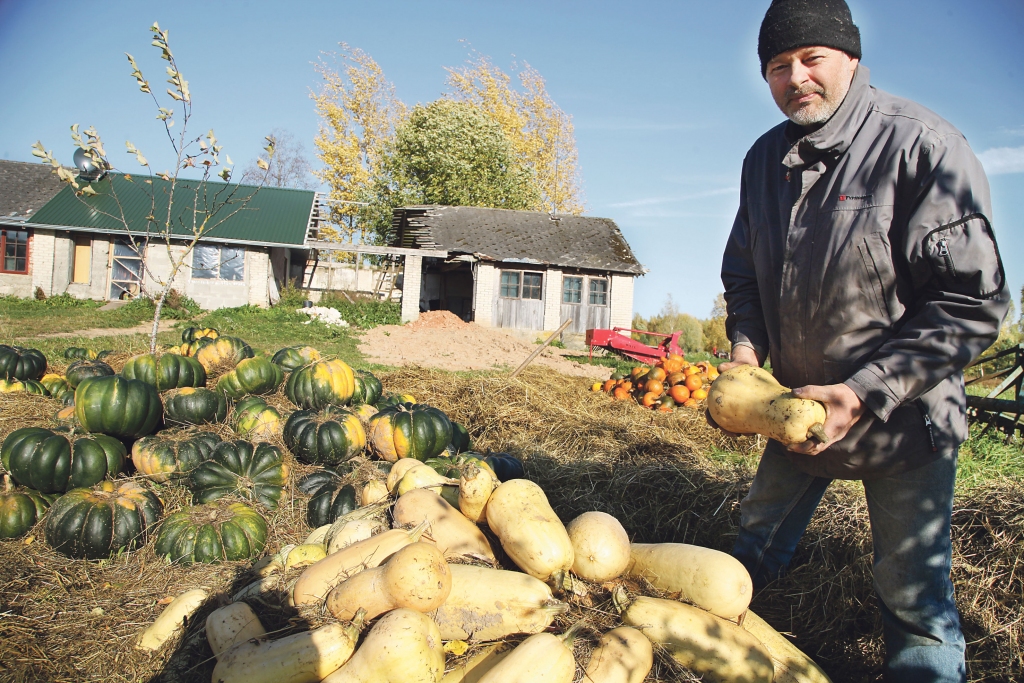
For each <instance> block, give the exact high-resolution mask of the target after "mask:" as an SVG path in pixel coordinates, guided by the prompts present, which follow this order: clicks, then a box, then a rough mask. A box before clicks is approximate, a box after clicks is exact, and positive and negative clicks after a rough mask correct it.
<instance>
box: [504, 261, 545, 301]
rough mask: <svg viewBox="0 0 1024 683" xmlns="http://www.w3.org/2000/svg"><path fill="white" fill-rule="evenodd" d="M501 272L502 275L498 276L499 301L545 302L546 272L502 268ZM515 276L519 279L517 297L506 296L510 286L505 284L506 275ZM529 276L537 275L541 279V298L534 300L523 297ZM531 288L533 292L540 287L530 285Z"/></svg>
mask: <svg viewBox="0 0 1024 683" xmlns="http://www.w3.org/2000/svg"><path fill="white" fill-rule="evenodd" d="M499 272H500V275H499V276H498V298H499V299H507V300H508V301H540V302H543V301H544V280H545V278H544V271H542V270H515V269H512V268H501V269H500V271H499ZM513 274H514V275H515V276H516V277H517V278H518V285H516V295H515V296H508V295H506V294H504V293H503V292H504V291H505V290H506V289H507V288H508V286H509V285H507V284H505V283H504V282H503V281H504V279H505V276H506V275H513ZM527 275H536V276H538V277H539V278H540V285H539V290H540V296H539V297H536V298H534V297H525V296H523V292H524V291H525V290H526V288H527V284H526V276H527ZM529 287H530V289H531V290H533V289H535V288H537V287H538V286H537V285H529Z"/></svg>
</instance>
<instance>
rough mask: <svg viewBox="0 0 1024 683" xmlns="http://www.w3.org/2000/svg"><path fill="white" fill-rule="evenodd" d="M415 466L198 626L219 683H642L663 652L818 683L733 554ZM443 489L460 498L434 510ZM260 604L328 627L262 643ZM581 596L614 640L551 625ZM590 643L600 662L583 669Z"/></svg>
mask: <svg viewBox="0 0 1024 683" xmlns="http://www.w3.org/2000/svg"><path fill="white" fill-rule="evenodd" d="M422 467H423V466H422V463H419V462H418V461H412V462H409V461H408V459H403V460H399V461H398V462H396V463H395V464H394V465H392V466H391V469H390V471H389V472H387V473H384V472H382V474H381V477H382V481H381V482H379V483H378V484H374V485H373V486H372V487H369V488H364V490H366V491H368V492H369V493H368V495H366V496H363V497H362V500H363V502H365V503H366V505H364V506H363V507H361V508H357V509H356V510H354V511H352V512H350V513H348V514H346V515H344V516H342V517H341V518H339V519H338V520H337V521H336V522H335V523H333V524H331V525H327V526H325V527H321V528H319V529H315V530H313V531H312V533H310V535H309V537H308V538H307V539H306V540H305V542H304V543H302V544H299V545H296V546H285V547H284V548H281V550H280V551H279V552H278V553H276V554H275V555H272V556H270V557H269V559H264V560H262V561H261V562H259V563H257V565H255V566H254V568H253V571H254V574H256V578H255V580H254V582H253V584H252V585H251V586H248V587H246V588H244V589H243V590H241V591H239V592H238V594H237V595H236V596H235V600H234V601H233V602H230V603H229V604H227V605H225V606H223V607H221V608H219V609H217V610H214V611H213V612H212V613H210V614H209V615H208V616H207V618H206V622H205V623H206V636H207V638H208V640H209V643H210V648H211V650H212V652H213V655H214V656H215V657H216V662H217V664H216V668H215V669H214V672H213V679H212V680H213V683H230V682H233V681H240V682H244V683H259V682H261V681H267V682H270V681H289V683H307V682H308V683H315V682H316V681H327V682H329V683H356V682H358V683H441V681H444V683H471V682H472V683H532V682H536V683H571V682H572V681H573V680H574V678H576V676H577V670H578V669H579V670H580V671H581V672H583V674H584V675H585V679H584V680H587V681H591V682H593V683H641V681H643V680H644V679H645V678H646V677H647V676H648V674H649V673H650V671H651V669H652V666H653V663H654V651H655V650H659V651H661V652H664V653H667V654H668V655H669V656H671V657H672V658H674V659H675V660H676V661H677V662H678V663H679V664H680V665H682V666H683V667H686V668H688V669H690V670H692V671H694V672H696V673H698V674H700V675H702V676H704V677H705V680H709V681H744V682H747V683H771V682H772V681H773V680H774V681H779V682H788V683H800V682H804V683H824V682H826V681H828V677H827V676H826V675H825V674H824V673H823V672H822V671H821V669H819V668H818V667H817V666H816V665H815V664H814V662H813V661H812V660H811V659H810V658H808V657H807V656H806V655H804V654H803V653H802V652H800V650H798V649H797V648H796V647H795V646H793V645H792V644H791V643H790V642H789V641H788V640H786V639H785V638H784V637H782V636H781V635H779V634H778V633H777V632H776V631H774V630H773V629H772V628H771V627H770V626H769V625H768V624H767V623H765V622H764V621H763V620H761V619H760V618H758V617H757V616H756V615H754V614H753V613H752V612H750V610H749V608H748V606H749V603H750V598H751V594H752V585H751V581H750V577H749V575H748V574H747V571H746V570H745V569H744V567H743V566H742V565H741V564H740V563H739V562H738V561H737V560H735V559H734V558H732V557H731V556H729V555H727V554H725V553H722V552H719V551H717V550H712V549H710V548H702V547H697V546H692V545H685V544H681V543H659V544H644V543H630V539H629V535H628V534H627V532H626V530H625V529H624V528H623V526H622V525H621V524H620V523H619V521H618V520H617V519H615V518H614V517H613V516H612V515H609V514H607V513H604V512H600V511H590V512H585V513H583V514H581V515H580V516H578V517H577V518H575V519H573V520H572V521H570V522H569V523H568V524H567V525H566V524H563V523H562V521H561V520H560V519H559V517H558V515H556V514H555V512H554V510H553V509H552V507H551V505H550V503H549V502H548V498H547V496H546V494H545V493H544V490H543V489H542V488H541V487H540V486H539V485H537V484H536V483H534V482H532V481H530V480H527V479H510V480H508V481H505V482H501V481H499V480H498V477H497V476H496V475H495V473H494V472H493V471H492V470H491V469H490V467H489V466H487V465H486V464H485V463H482V462H481V461H472V462H468V463H466V464H465V466H464V467H462V468H461V469H460V477H459V478H458V479H454V478H452V477H444V476H440V475H437V476H431V475H430V474H428V473H427V472H425V471H423V470H422V469H421V468H422ZM426 469H428V470H430V468H429V467H428V468H426ZM430 471H431V472H433V470H430ZM435 474H436V473H435ZM449 474H453V472H449ZM384 477H386V479H384ZM452 486H457V487H458V491H457V495H455V496H452V495H442V494H443V490H442V489H444V488H445V487H452ZM385 494H386V497H385ZM627 586H629V587H631V589H630V590H627V588H626V587H627ZM638 586H642V587H646V586H651V587H653V588H654V589H656V590H657V591H659V595H672V596H674V599H665V598H662V597H653V596H649V595H637V594H636V591H637V587H638ZM269 590H277V591H286V594H287V600H288V601H290V603H291V605H293V606H294V608H295V609H297V610H299V612H300V614H301V613H303V611H305V610H312V611H311V612H307V613H308V614H318V615H319V614H325V613H329V614H330V615H332V616H333V619H334V620H329V623H327V624H326V625H323V626H320V627H319V628H316V629H311V630H306V631H300V632H297V633H287V634H286V635H277V634H274V633H270V634H268V633H267V632H266V630H265V629H264V626H263V624H262V623H261V622H260V618H259V616H258V615H257V612H256V611H254V609H253V607H255V608H256V610H259V609H262V606H264V605H266V604H268V603H267V602H266V601H264V600H263V599H262V598H263V597H266V596H264V595H263V594H264V593H266V592H267V591H269ZM587 591H589V592H595V591H610V592H611V593H612V598H613V603H614V605H615V607H616V608H617V609H618V610H619V612H620V618H621V625H618V626H616V627H615V628H612V629H611V630H609V631H607V632H605V633H600V632H597V631H595V627H594V626H593V625H592V624H590V623H588V622H585V621H578V622H577V623H576V624H574V625H573V626H572V627H571V628H569V629H566V630H564V631H562V632H561V633H559V632H558V629H557V628H556V627H554V626H553V625H554V624H555V620H556V618H557V617H559V616H560V615H565V614H566V613H567V612H570V610H571V608H572V602H573V600H575V599H577V598H576V596H577V595H580V594H585V593H586V592H587ZM675 596H678V597H677V598H675ZM189 600H191V602H189V605H190V606H191V607H190V608H189V609H188V610H185V609H184V608H176V606H175V605H174V604H173V603H172V605H170V606H169V607H168V608H167V610H168V614H169V615H173V616H169V618H168V619H165V620H164V622H165V623H161V624H160V628H162V629H168V628H169V629H171V630H170V631H167V633H166V634H163V633H162V634H148V638H147V641H146V642H156V641H157V640H158V639H159V638H160V637H164V636H169V635H170V634H171V633H172V632H173V629H174V628H179V627H180V626H181V623H179V622H181V619H182V618H183V616H182V615H186V614H187V615H188V616H189V617H190V618H191V616H192V615H193V614H195V613H196V608H195V606H194V605H193V603H195V602H196V596H195V595H192V596H191V597H190V598H189ZM560 621H561V622H562V623H565V619H564V618H563V619H562V620H560ZM172 622H173V623H172ZM157 626H158V624H154V625H153V627H151V628H155V627H157ZM366 626H368V627H369V628H366ZM748 626H749V628H748ZM582 634H587V636H588V637H589V638H590V639H592V640H594V641H596V642H597V646H596V648H595V649H593V651H592V653H591V654H590V656H589V658H581V659H580V660H577V658H576V656H575V655H574V648H573V642H574V640H575V639H576V638H577V637H578V636H580V635H582ZM524 636H525V639H524V638H523V637H524ZM509 638H511V639H512V641H513V642H514V641H518V644H517V645H514V646H513V645H512V644H511V643H510V642H508V641H507V639H509ZM655 646H657V647H655ZM468 648H471V649H469V655H468V656H465V657H463V656H460V657H457V658H454V659H451V660H450V661H448V662H446V653H457V654H459V655H461V654H463V653H464V652H466V651H467V649H468Z"/></svg>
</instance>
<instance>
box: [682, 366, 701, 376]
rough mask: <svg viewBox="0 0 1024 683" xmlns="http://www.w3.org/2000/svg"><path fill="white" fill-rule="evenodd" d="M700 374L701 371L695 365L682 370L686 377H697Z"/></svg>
mask: <svg viewBox="0 0 1024 683" xmlns="http://www.w3.org/2000/svg"><path fill="white" fill-rule="evenodd" d="M700 373H701V369H700V367H699V366H696V365H691V366H689V367H688V368H686V369H684V370H683V374H685V375H686V376H687V377H689V376H690V375H699V374H700Z"/></svg>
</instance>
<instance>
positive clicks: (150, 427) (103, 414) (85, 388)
mask: <svg viewBox="0 0 1024 683" xmlns="http://www.w3.org/2000/svg"><path fill="white" fill-rule="evenodd" d="M162 416H163V406H162V405H161V403H160V395H159V394H157V393H156V389H155V388H154V387H153V386H152V385H150V384H146V383H145V382H140V381H139V380H137V379H127V378H125V377H121V376H120V375H114V376H112V377H94V378H92V379H87V380H85V381H83V382H82V383H81V384H79V385H78V388H77V389H75V417H77V418H78V422H79V423H80V424H81V425H82V428H83V429H85V430H86V431H87V432H93V433H99V434H110V435H111V436H116V437H118V438H121V439H135V438H138V437H140V436H146V435H147V434H152V433H153V431H154V430H155V429H156V426H157V425H158V424H160V420H161V418H162Z"/></svg>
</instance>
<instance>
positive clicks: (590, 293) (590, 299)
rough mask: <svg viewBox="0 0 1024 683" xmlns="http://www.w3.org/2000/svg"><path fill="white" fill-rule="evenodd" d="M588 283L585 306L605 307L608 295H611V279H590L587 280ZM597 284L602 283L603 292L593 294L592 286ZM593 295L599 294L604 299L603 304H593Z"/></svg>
mask: <svg viewBox="0 0 1024 683" xmlns="http://www.w3.org/2000/svg"><path fill="white" fill-rule="evenodd" d="M587 280H588V281H589V283H588V284H587V305H588V306H607V305H608V302H609V299H610V296H609V295H610V293H611V291H610V290H611V279H610V278H607V277H590V278H587ZM598 282H603V283H604V291H602V292H595V291H594V284H595V283H598ZM594 294H601V295H602V296H603V298H604V303H594Z"/></svg>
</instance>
